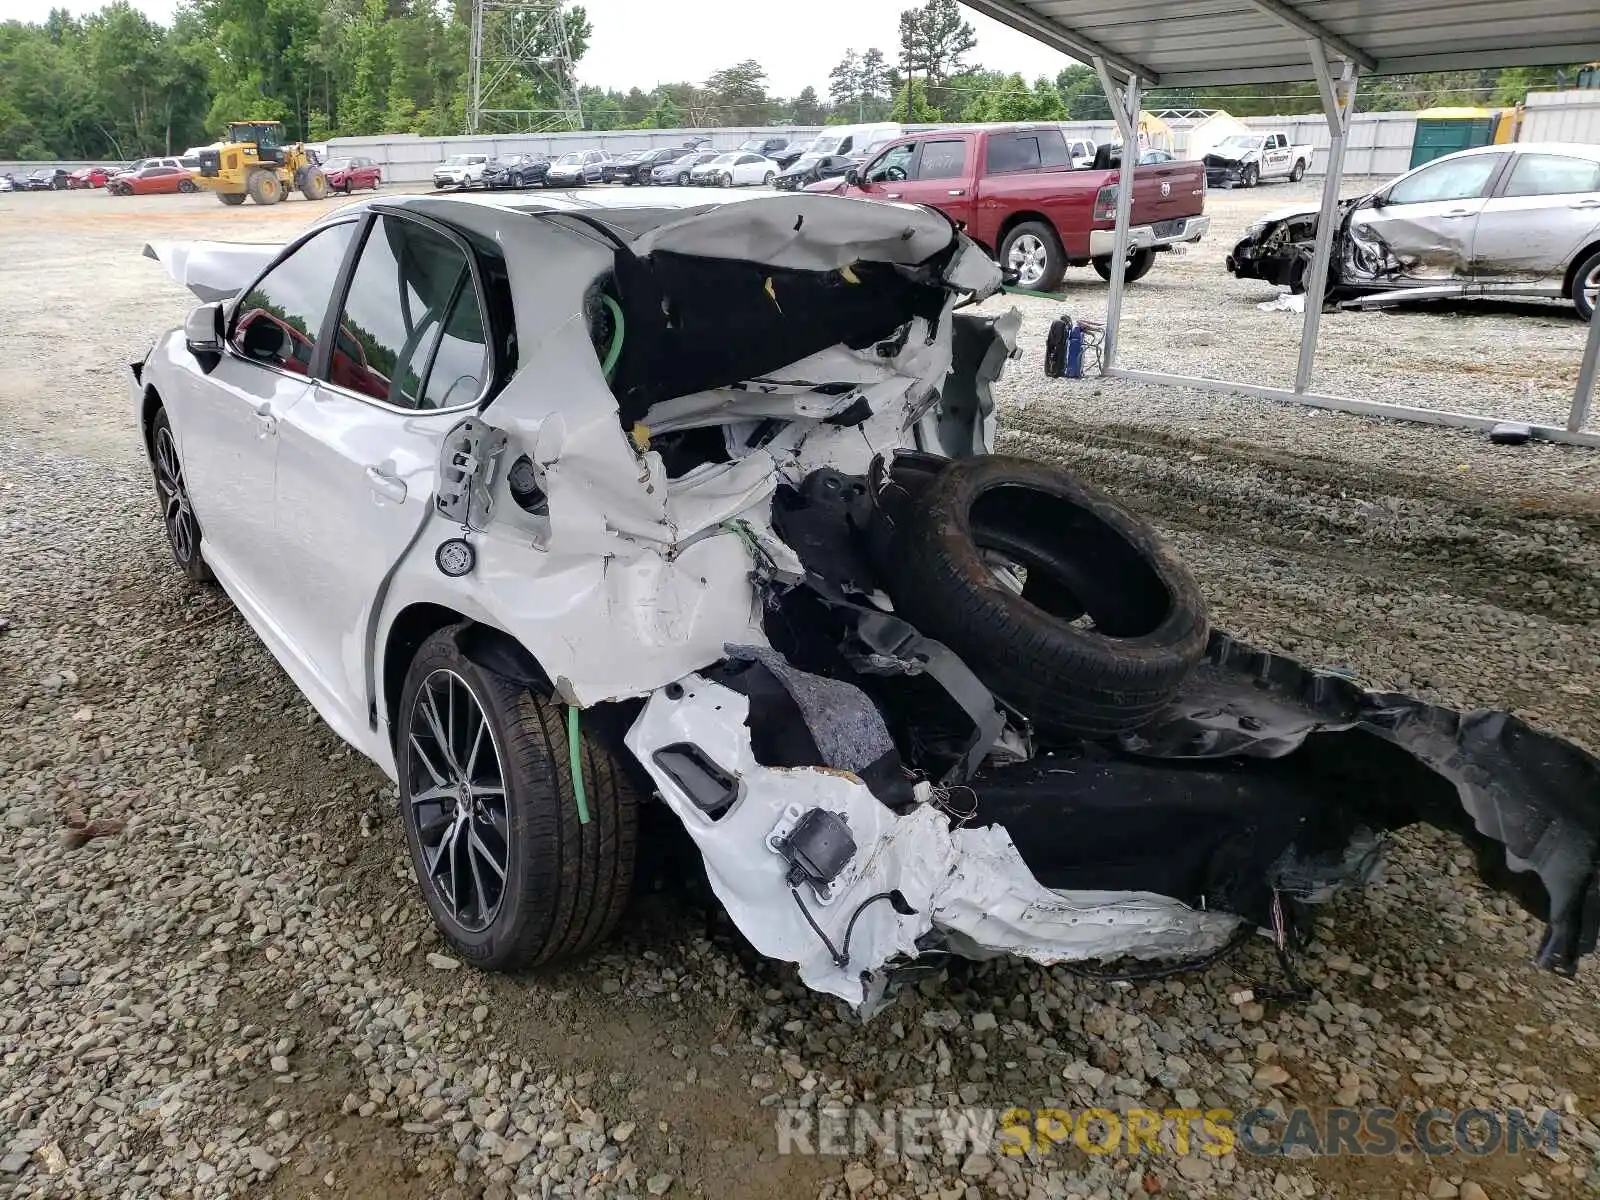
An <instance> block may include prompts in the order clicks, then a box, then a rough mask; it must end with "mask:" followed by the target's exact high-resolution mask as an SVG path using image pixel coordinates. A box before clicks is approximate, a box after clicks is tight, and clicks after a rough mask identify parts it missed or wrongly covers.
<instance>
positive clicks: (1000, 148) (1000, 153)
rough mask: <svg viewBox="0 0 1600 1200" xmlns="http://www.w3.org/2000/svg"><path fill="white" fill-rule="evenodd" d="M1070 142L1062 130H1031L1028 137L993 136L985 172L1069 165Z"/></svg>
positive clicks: (1023, 135)
mask: <svg viewBox="0 0 1600 1200" xmlns="http://www.w3.org/2000/svg"><path fill="white" fill-rule="evenodd" d="M1068 161H1069V160H1068V158H1067V139H1066V137H1065V136H1064V135H1063V134H1062V132H1061V131H1060V130H1059V129H1030V130H1028V131H1027V132H1026V133H1007V134H991V135H990V137H989V152H988V154H987V155H986V157H985V162H984V170H985V171H987V172H988V173H989V174H990V175H1006V174H1009V173H1010V172H1013V171H1036V170H1038V169H1039V168H1040V167H1064V166H1066V165H1067V164H1068Z"/></svg>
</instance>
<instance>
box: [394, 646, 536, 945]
mask: <svg viewBox="0 0 1600 1200" xmlns="http://www.w3.org/2000/svg"><path fill="white" fill-rule="evenodd" d="M406 736H407V738H408V739H409V741H410V750H411V753H410V755H409V756H408V759H409V765H410V769H409V772H408V775H409V777H408V778H407V780H406V784H407V787H406V801H405V802H406V803H408V804H410V805H411V806H412V816H413V817H414V818H415V819H416V828H417V835H418V838H419V840H420V841H421V843H422V858H423V871H422V874H423V876H424V878H425V880H426V882H427V886H428V887H429V888H431V889H432V890H433V892H434V894H435V895H436V896H437V897H438V898H439V899H440V900H441V901H442V902H443V904H444V907H445V909H446V911H448V912H449V913H450V915H451V917H452V918H453V919H454V920H455V921H456V922H457V923H458V924H459V925H460V926H461V927H462V928H463V929H465V930H468V931H471V932H477V931H480V930H482V929H485V928H487V927H488V926H489V924H490V923H491V922H492V921H493V920H494V919H495V917H496V916H497V915H498V914H499V912H500V906H501V904H502V903H503V902H504V900H505V892H506V876H507V874H508V872H509V870H510V862H511V823H510V816H509V810H508V808H507V805H506V782H505V781H506V776H505V764H504V763H503V761H502V760H501V756H500V746H499V743H498V742H497V741H496V739H495V736H494V730H493V729H491V728H490V727H489V720H488V716H487V714H486V713H485V712H484V710H483V706H482V704H481V703H480V702H479V700H478V698H477V696H476V695H474V694H473V691H472V689H471V688H470V687H468V686H467V682H466V680H464V679H463V678H462V677H461V676H460V675H457V674H456V673H455V672H454V671H450V670H445V669H442V668H441V669H440V670H436V671H434V672H433V673H432V674H430V675H429V676H428V677H427V679H425V680H424V681H423V683H422V687H421V688H419V689H418V690H417V694H416V698H415V700H414V701H413V702H412V706H411V716H410V719H409V721H408V722H407V729H406Z"/></svg>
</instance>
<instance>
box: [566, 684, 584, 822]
mask: <svg viewBox="0 0 1600 1200" xmlns="http://www.w3.org/2000/svg"><path fill="white" fill-rule="evenodd" d="M567 765H568V766H569V767H571V769H572V794H573V796H574V797H575V798H576V799H577V801H578V824H579V825H587V824H588V823H589V797H588V795H587V794H586V793H585V792H584V790H583V740H582V738H581V737H580V736H579V733H578V707H577V705H575V704H569V705H567Z"/></svg>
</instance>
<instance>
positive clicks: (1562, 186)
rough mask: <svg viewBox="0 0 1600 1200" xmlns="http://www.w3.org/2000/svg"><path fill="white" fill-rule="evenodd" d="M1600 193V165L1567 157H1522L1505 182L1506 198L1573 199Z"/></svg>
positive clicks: (1562, 155)
mask: <svg viewBox="0 0 1600 1200" xmlns="http://www.w3.org/2000/svg"><path fill="white" fill-rule="evenodd" d="M1579 192H1600V162H1595V161H1593V160H1592V159H1587V158H1569V157H1567V156H1566V155H1565V154H1519V155H1517V157H1516V161H1515V162H1514V163H1513V164H1512V166H1511V178H1510V179H1509V180H1507V182H1506V191H1505V194H1506V195H1507V196H1570V195H1573V194H1575V193H1579Z"/></svg>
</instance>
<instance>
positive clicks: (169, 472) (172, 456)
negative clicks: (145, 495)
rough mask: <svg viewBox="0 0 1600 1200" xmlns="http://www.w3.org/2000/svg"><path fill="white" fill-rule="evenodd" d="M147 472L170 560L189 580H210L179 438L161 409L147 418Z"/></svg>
mask: <svg viewBox="0 0 1600 1200" xmlns="http://www.w3.org/2000/svg"><path fill="white" fill-rule="evenodd" d="M150 473H151V475H152V476H154V478H155V483H156V503H157V504H158V505H160V507H161V527H162V530H163V531H164V532H165V533H166V535H167V549H168V550H169V551H171V552H172V561H173V562H175V563H176V564H177V565H178V570H180V571H182V572H183V574H184V578H186V579H188V581H189V582H190V583H196V584H209V583H212V582H213V581H214V580H215V578H216V577H215V576H213V575H212V574H211V568H210V567H208V566H206V561H205V558H204V557H203V555H202V554H201V550H200V547H201V541H202V539H201V534H200V520H199V518H198V517H196V516H195V515H194V509H193V508H191V507H190V505H189V488H188V485H187V484H186V483H185V482H184V478H183V460H182V458H181V457H180V456H179V454H178V439H177V437H176V435H174V434H173V432H172V422H171V421H169V420H168V419H167V410H166V409H164V408H158V409H156V414H155V416H154V417H152V418H151V420H150Z"/></svg>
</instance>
